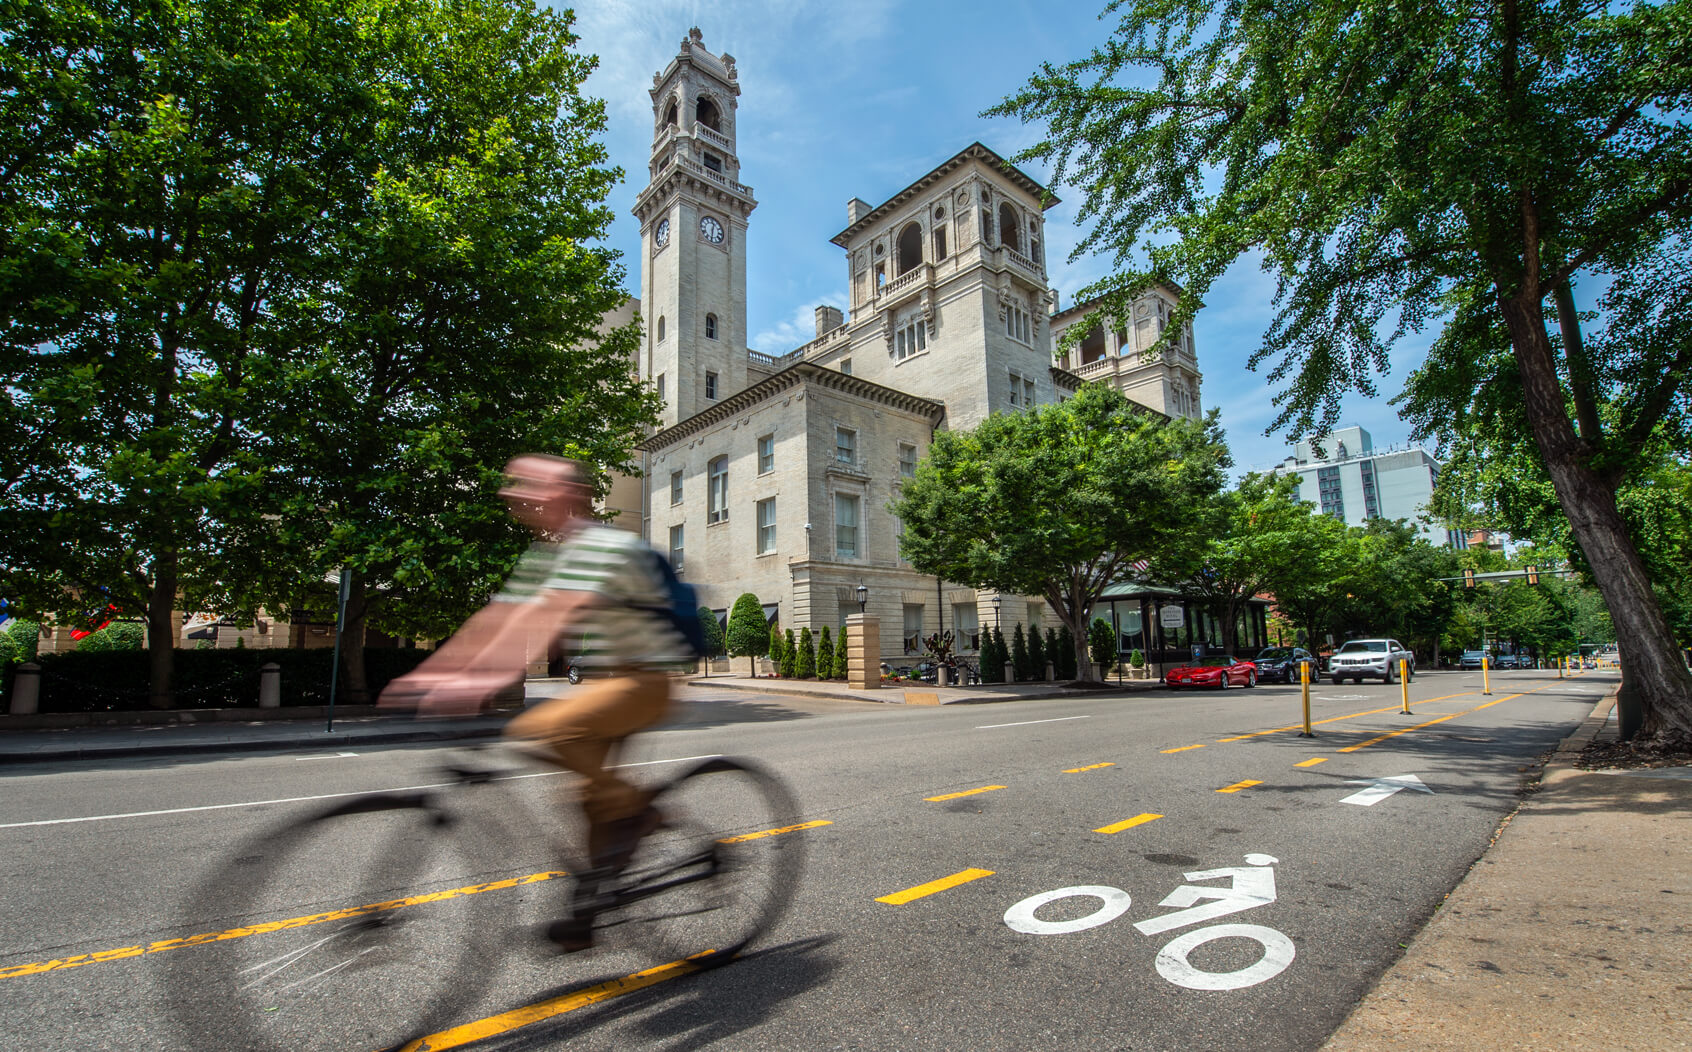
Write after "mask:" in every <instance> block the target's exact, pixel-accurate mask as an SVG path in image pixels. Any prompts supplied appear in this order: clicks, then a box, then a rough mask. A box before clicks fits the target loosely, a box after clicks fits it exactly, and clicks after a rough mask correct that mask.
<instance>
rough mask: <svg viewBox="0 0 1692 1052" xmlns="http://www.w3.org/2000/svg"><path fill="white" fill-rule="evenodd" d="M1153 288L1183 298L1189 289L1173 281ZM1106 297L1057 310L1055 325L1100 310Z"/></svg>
mask: <svg viewBox="0 0 1692 1052" xmlns="http://www.w3.org/2000/svg"><path fill="white" fill-rule="evenodd" d="M1153 288H1159V289H1168V290H1169V291H1170V292H1173V293H1174V294H1175V298H1176V299H1183V298H1185V297H1186V295H1187V291H1186V290H1185V289H1183V288H1182V287H1181V286H1179V285H1177V284H1175V283H1174V282H1173V281H1158V282H1153V283H1152V285H1151V287H1150V288H1148V289H1147V290H1146V291H1147V292H1149V291H1151V289H1153ZM1141 295H1144V293H1142V294H1141ZM1104 299H1105V298H1104V297H1103V296H1094V297H1093V298H1092V299H1090V300H1084V301H1082V302H1081V303H1073V304H1071V305H1069V306H1068V307H1065V308H1064V309H1063V310H1060V311H1057V312H1056V313H1054V314H1053V315H1052V316H1051V317H1052V324H1054V325H1055V324H1057V323H1058V320H1059V319H1061V318H1066V317H1069V316H1070V315H1074V316H1075V317H1077V318H1080V317H1084V316H1086V315H1087V314H1088V313H1089V312H1091V311H1095V310H1098V309H1099V307H1100V305H1102V304H1103V303H1104ZM1203 306H1204V302H1203V301H1202V300H1201V301H1199V302H1198V303H1195V304H1194V305H1193V310H1195V311H1196V310H1198V309H1199V308H1200V307H1203ZM1118 320H1120V319H1118Z"/></svg>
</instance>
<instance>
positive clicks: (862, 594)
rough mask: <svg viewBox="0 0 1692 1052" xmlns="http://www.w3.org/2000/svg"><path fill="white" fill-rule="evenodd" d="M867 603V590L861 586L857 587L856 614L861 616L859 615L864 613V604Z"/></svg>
mask: <svg viewBox="0 0 1692 1052" xmlns="http://www.w3.org/2000/svg"><path fill="white" fill-rule="evenodd" d="M868 602H869V589H868V588H866V587H865V586H863V585H859V586H858V613H860V614H861V613H863V612H864V604H866V603H868Z"/></svg>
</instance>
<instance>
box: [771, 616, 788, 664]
mask: <svg viewBox="0 0 1692 1052" xmlns="http://www.w3.org/2000/svg"><path fill="white" fill-rule="evenodd" d="M786 660H787V636H785V635H783V634H782V631H781V626H780V625H778V624H776V623H775V622H774V621H771V622H770V664H771V665H773V666H775V673H776V675H778V676H779V675H781V666H782V663H783V662H784V661H786Z"/></svg>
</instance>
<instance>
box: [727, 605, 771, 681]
mask: <svg viewBox="0 0 1692 1052" xmlns="http://www.w3.org/2000/svg"><path fill="white" fill-rule="evenodd" d="M773 631H774V629H773V628H772V627H771V626H770V624H769V623H768V622H767V621H765V620H764V607H763V604H762V603H760V602H758V597H757V596H755V595H753V594H752V593H751V592H742V593H741V595H740V598H739V599H736V600H735V601H734V606H733V607H732V608H730V610H729V624H728V640H727V643H728V652H729V656H730V657H744V658H751V659H752V660H751V663H750V665H749V666H748V668H747V672H748V674H750V675H752V676H757V675H758V659H759V658H760V657H762V656H763V655H765V654H768V653H769V652H770V633H771V632H773Z"/></svg>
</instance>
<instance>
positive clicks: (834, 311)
mask: <svg viewBox="0 0 1692 1052" xmlns="http://www.w3.org/2000/svg"><path fill="white" fill-rule="evenodd" d="M845 324H846V315H844V314H842V313H840V308H839V307H830V306H829V305H828V304H826V303H823V304H818V305H817V335H818V336H826V335H827V334H828V333H831V332H833V331H834V330H835V329H838V328H840V327H841V326H842V325H845Z"/></svg>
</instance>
